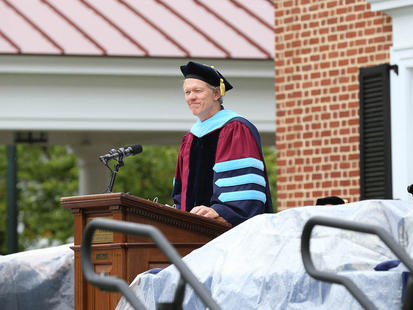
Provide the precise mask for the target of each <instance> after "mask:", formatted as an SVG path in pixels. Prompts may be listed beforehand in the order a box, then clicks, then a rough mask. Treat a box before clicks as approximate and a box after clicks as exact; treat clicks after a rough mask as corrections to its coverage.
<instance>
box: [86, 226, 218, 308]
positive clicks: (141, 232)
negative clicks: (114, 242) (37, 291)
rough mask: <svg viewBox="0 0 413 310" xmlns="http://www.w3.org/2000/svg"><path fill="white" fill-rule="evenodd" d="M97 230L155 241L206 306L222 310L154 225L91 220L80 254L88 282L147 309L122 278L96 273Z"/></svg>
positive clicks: (133, 304)
mask: <svg viewBox="0 0 413 310" xmlns="http://www.w3.org/2000/svg"><path fill="white" fill-rule="evenodd" d="M96 229H103V230H107V231H114V232H122V233H125V234H131V235H138V236H143V237H149V238H151V239H152V240H153V241H154V242H155V244H156V245H157V246H158V248H159V249H160V250H161V251H162V253H163V254H165V256H166V257H167V258H168V259H169V261H170V262H171V263H172V264H174V265H175V267H176V268H177V269H178V271H179V272H180V274H181V277H182V278H183V279H184V281H186V282H187V283H189V284H190V285H191V286H192V288H193V289H194V291H195V292H196V293H197V294H198V296H199V297H200V298H201V300H202V301H203V302H204V304H205V305H206V306H207V307H208V308H209V309H211V310H220V307H219V306H218V304H217V303H216V302H215V301H214V300H213V299H212V297H211V296H210V295H209V293H208V291H207V290H206V289H205V287H204V286H203V285H202V284H201V283H200V282H199V280H198V279H197V278H196V277H195V276H194V274H193V273H192V272H191V270H190V269H189V268H188V267H187V266H186V264H185V263H184V262H183V261H182V259H181V257H180V256H179V254H178V252H176V250H175V249H174V248H173V246H172V245H171V244H170V243H169V241H168V240H167V239H166V238H165V237H164V235H163V234H162V233H161V232H160V231H159V230H158V229H157V228H156V227H153V226H151V225H145V224H138V223H130V222H122V221H117V220H108V219H102V218H97V219H93V220H92V221H90V222H89V223H88V224H87V226H86V227H85V230H84V233H83V239H82V244H81V248H80V253H81V257H82V270H83V274H84V276H85V278H86V280H87V281H89V282H90V283H91V284H93V285H95V286H97V287H99V288H100V289H102V290H105V291H120V292H121V293H122V294H123V295H124V296H125V298H126V299H127V301H128V302H129V303H130V304H131V305H132V306H133V307H134V308H135V309H139V310H140V309H145V307H144V305H143V304H142V303H141V302H140V301H139V299H138V298H137V297H136V296H135V294H134V293H133V292H132V290H131V289H130V288H129V286H128V285H127V284H126V282H125V281H123V280H122V279H120V278H118V277H115V276H105V275H98V274H96V273H95V272H94V269H93V264H92V261H91V243H92V237H93V233H94V231H95V230H96Z"/></svg>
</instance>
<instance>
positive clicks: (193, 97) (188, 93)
mask: <svg viewBox="0 0 413 310" xmlns="http://www.w3.org/2000/svg"><path fill="white" fill-rule="evenodd" d="M184 92H185V101H186V103H187V104H188V107H189V109H190V110H191V112H192V114H193V115H195V116H197V117H198V118H199V119H200V120H201V121H204V120H207V119H208V118H210V117H211V116H213V115H214V114H215V113H217V112H218V111H219V110H220V109H221V106H220V104H219V102H218V101H217V100H218V98H219V96H220V93H219V89H216V90H215V91H213V90H212V89H211V88H210V87H209V86H208V84H207V83H205V82H204V81H201V80H197V79H186V80H185V81H184Z"/></svg>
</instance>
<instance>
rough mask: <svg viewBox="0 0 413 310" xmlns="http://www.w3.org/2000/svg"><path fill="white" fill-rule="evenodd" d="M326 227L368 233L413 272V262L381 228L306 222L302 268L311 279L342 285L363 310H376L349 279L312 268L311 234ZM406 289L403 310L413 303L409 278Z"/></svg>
mask: <svg viewBox="0 0 413 310" xmlns="http://www.w3.org/2000/svg"><path fill="white" fill-rule="evenodd" d="M316 225H320V226H328V227H333V228H341V229H345V230H351V231H356V232H362V233H368V234H373V235H376V236H378V237H379V238H380V239H381V240H382V241H383V242H384V243H385V244H386V245H387V246H388V247H389V248H390V250H391V251H392V252H393V253H394V254H395V255H396V256H397V257H398V258H399V259H400V260H401V261H402V262H403V263H404V264H405V266H406V267H407V268H408V269H409V270H410V272H411V273H412V272H413V260H412V259H411V258H410V256H409V255H408V254H407V253H406V251H405V250H404V249H403V248H402V247H401V246H400V245H399V244H398V243H397V242H396V241H394V239H393V238H392V236H391V235H390V234H389V233H388V232H387V231H385V230H384V229H383V228H381V227H379V226H376V225H368V224H362V223H356V222H352V221H346V220H338V219H333V218H329V217H323V216H315V217H313V218H311V219H309V220H308V221H307V223H306V224H305V226H304V229H303V233H302V235H301V255H302V259H303V263H304V268H305V270H306V271H307V272H308V274H310V275H311V276H312V277H313V278H315V279H317V280H321V281H327V282H332V283H336V284H341V285H344V286H345V287H346V288H347V290H348V291H349V292H350V293H351V294H352V295H353V296H354V298H355V299H357V301H358V302H359V303H360V305H361V306H362V307H363V308H365V309H368V310H370V309H376V307H375V306H374V304H373V303H372V302H371V301H370V300H369V299H368V298H367V296H366V295H365V294H364V293H363V292H362V291H361V290H360V289H359V288H358V287H357V286H356V285H355V284H354V283H353V281H351V280H350V279H349V278H346V277H344V276H340V275H338V274H336V273H331V272H326V271H320V270H317V269H316V268H315V267H314V264H313V261H312V259H311V253H310V238H311V232H312V230H313V228H314V226H316ZM407 282H408V284H407V288H406V291H405V298H404V305H403V309H411V306H413V301H412V297H411V294H412V293H413V283H412V281H411V276H409V280H408V281H407Z"/></svg>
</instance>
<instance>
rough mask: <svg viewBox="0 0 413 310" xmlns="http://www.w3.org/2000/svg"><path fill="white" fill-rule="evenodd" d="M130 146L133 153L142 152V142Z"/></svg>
mask: <svg viewBox="0 0 413 310" xmlns="http://www.w3.org/2000/svg"><path fill="white" fill-rule="evenodd" d="M129 147H130V148H131V155H136V154H139V153H140V152H142V145H140V144H133V145H131V146H129Z"/></svg>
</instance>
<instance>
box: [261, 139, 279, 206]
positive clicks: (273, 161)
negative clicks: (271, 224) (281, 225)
mask: <svg viewBox="0 0 413 310" xmlns="http://www.w3.org/2000/svg"><path fill="white" fill-rule="evenodd" d="M262 152H263V154H264V160H265V165H266V168H267V174H268V183H269V184H270V190H271V198H272V205H273V208H274V211H277V154H276V151H275V147H274V146H271V147H269V146H264V147H263V148H262Z"/></svg>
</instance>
